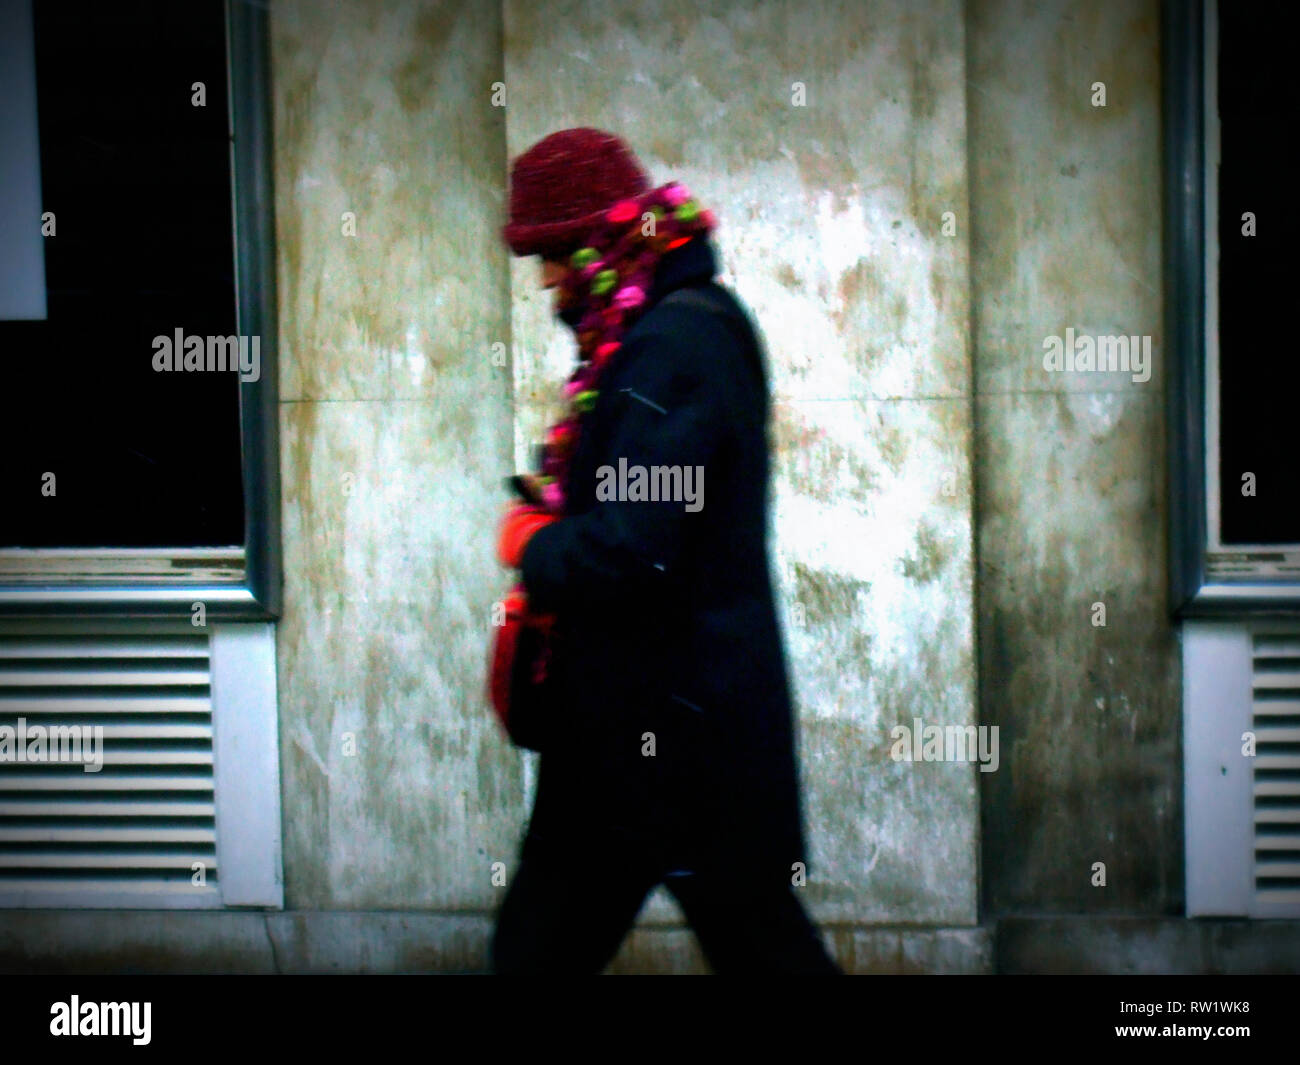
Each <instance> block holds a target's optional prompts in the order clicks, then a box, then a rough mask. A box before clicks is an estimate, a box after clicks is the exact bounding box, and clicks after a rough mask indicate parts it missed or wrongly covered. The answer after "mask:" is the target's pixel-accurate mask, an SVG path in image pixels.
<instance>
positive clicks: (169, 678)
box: [0, 663, 211, 688]
mask: <svg viewBox="0 0 1300 1065" xmlns="http://www.w3.org/2000/svg"><path fill="white" fill-rule="evenodd" d="M210 676H211V675H210V673H209V672H208V670H207V669H192V668H186V667H182V666H177V668H175V669H140V668H132V667H131V666H130V665H127V664H125V663H124V664H122V666H121V668H117V669H111V668H106V667H105V666H99V667H97V668H91V667H89V666H87V668H85V669H30V668H24V667H19V668H6V669H3V670H0V686H3V687H6V688H90V687H123V688H125V687H132V688H143V687H160V686H164V685H165V686H185V687H198V686H206V685H207V684H208V682H209V679H210Z"/></svg>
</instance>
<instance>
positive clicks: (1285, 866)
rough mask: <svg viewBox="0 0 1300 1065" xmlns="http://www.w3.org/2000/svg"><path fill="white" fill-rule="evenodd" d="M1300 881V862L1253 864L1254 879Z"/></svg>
mask: <svg viewBox="0 0 1300 1065" xmlns="http://www.w3.org/2000/svg"><path fill="white" fill-rule="evenodd" d="M1270 878H1272V879H1284V880H1295V879H1300V862H1296V861H1291V862H1259V861H1257V862H1256V863H1255V879H1256V880H1264V879H1270Z"/></svg>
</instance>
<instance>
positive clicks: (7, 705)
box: [0, 692, 1300, 717]
mask: <svg viewBox="0 0 1300 1065" xmlns="http://www.w3.org/2000/svg"><path fill="white" fill-rule="evenodd" d="M211 705H212V703H211V700H210V699H209V698H208V696H206V695H190V694H188V693H187V694H184V695H120V694H117V693H108V692H105V693H103V694H98V695H93V696H67V695H49V694H45V693H41V694H33V695H26V696H22V695H6V694H4V693H3V692H0V714H3V715H5V716H11V717H17V716H19V715H20V714H22V715H26V716H27V717H31V716H32V715H33V714H67V715H70V716H71V715H76V714H178V713H179V714H206V713H208V712H209V710H210V709H211ZM1297 705H1300V704H1297Z"/></svg>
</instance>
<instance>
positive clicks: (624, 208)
mask: <svg viewBox="0 0 1300 1065" xmlns="http://www.w3.org/2000/svg"><path fill="white" fill-rule="evenodd" d="M605 217H606V218H608V219H609V220H610V221H611V222H617V223H620V224H621V223H623V222H630V221H632V219H634V218H635V217H636V201H635V200H619V201H618V203H616V204H614V206H613V207H611V208H610V209H609V210H608V211H607V212H606V214H605Z"/></svg>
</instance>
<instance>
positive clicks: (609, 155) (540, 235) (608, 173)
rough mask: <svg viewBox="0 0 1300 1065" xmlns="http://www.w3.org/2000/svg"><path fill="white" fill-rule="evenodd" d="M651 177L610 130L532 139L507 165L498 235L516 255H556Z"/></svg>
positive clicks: (582, 129) (579, 240)
mask: <svg viewBox="0 0 1300 1065" xmlns="http://www.w3.org/2000/svg"><path fill="white" fill-rule="evenodd" d="M649 187H650V179H649V177H648V176H647V175H646V172H645V170H644V169H643V168H642V166H641V164H640V163H639V162H638V161H637V158H636V156H635V155H633V154H632V149H631V148H629V147H628V146H627V145H626V144H624V143H623V142H622V141H621V140H619V138H618V137H616V136H614V135H613V134H612V133H605V132H604V131H603V130H599V129H591V128H590V127H588V126H579V127H578V128H576V129H562V130H560V131H559V132H558V133H552V134H551V135H550V136H549V137H546V138H544V139H542V140H540V141H538V142H537V143H536V144H534V145H533V146H532V147H531V148H529V149H528V151H526V152H524V154H523V155H521V156H519V158H518V159H516V160H515V162H514V166H512V167H511V169H510V221H509V223H508V224H507V225H506V226H505V227H504V228H503V229H502V231H501V233H502V236H503V237H504V238H505V242H506V244H508V245H509V246H510V250H511V251H513V252H514V253H515V254H516V255H548V254H549V255H552V256H555V257H559V256H562V255H565V254H567V253H569V252H571V251H573V250H575V249H576V248H578V247H580V246H581V243H582V241H583V238H584V237H586V235H587V233H589V232H590V231H591V230H592V229H593V228H595V226H596V225H597V224H598V223H599V222H600V221H601V217H602V216H603V214H604V212H605V211H607V210H608V209H609V208H610V207H612V206H613V205H614V204H616V203H618V201H619V200H626V199H630V198H632V197H633V196H639V195H640V194H641V193H643V192H645V191H646V190H647V189H648V188H649Z"/></svg>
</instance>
